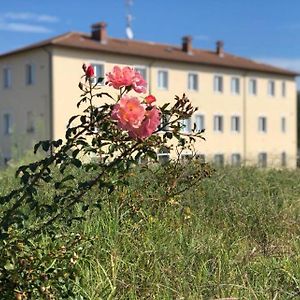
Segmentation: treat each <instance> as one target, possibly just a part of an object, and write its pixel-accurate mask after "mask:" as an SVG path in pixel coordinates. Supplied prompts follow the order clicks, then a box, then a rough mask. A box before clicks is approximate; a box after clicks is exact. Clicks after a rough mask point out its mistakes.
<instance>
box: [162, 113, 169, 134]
mask: <svg viewBox="0 0 300 300" xmlns="http://www.w3.org/2000/svg"><path fill="white" fill-rule="evenodd" d="M169 121H170V116H169V115H163V116H162V118H161V125H160V126H161V129H162V130H166V131H167V130H169V125H168V123H169Z"/></svg>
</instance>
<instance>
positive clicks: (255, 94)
mask: <svg viewBox="0 0 300 300" xmlns="http://www.w3.org/2000/svg"><path fill="white" fill-rule="evenodd" d="M251 80H254V81H255V83H256V84H255V93H251V92H250V82H251ZM248 94H249V95H250V96H253V97H256V96H257V94H258V80H257V78H255V77H250V78H249V81H248Z"/></svg>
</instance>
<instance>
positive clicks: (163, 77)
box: [157, 70, 168, 90]
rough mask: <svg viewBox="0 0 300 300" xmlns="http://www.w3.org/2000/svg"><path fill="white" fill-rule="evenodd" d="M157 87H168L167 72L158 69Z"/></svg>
mask: <svg viewBox="0 0 300 300" xmlns="http://www.w3.org/2000/svg"><path fill="white" fill-rule="evenodd" d="M157 84H158V88H159V89H164V90H166V89H168V72H167V71H163V70H159V71H158V83H157Z"/></svg>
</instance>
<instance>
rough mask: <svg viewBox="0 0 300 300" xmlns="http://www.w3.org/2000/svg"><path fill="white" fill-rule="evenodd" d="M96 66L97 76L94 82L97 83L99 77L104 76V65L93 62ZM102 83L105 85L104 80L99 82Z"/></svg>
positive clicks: (95, 74) (95, 73)
mask: <svg viewBox="0 0 300 300" xmlns="http://www.w3.org/2000/svg"><path fill="white" fill-rule="evenodd" d="M92 66H93V67H94V76H95V78H94V79H93V83H94V84H95V83H97V82H98V80H99V78H104V77H105V76H104V65H103V64H92ZM99 84H101V85H104V80H103V81H102V82H101V83H99Z"/></svg>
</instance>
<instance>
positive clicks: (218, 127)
mask: <svg viewBox="0 0 300 300" xmlns="http://www.w3.org/2000/svg"><path fill="white" fill-rule="evenodd" d="M214 131H216V132H223V116H214Z"/></svg>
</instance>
